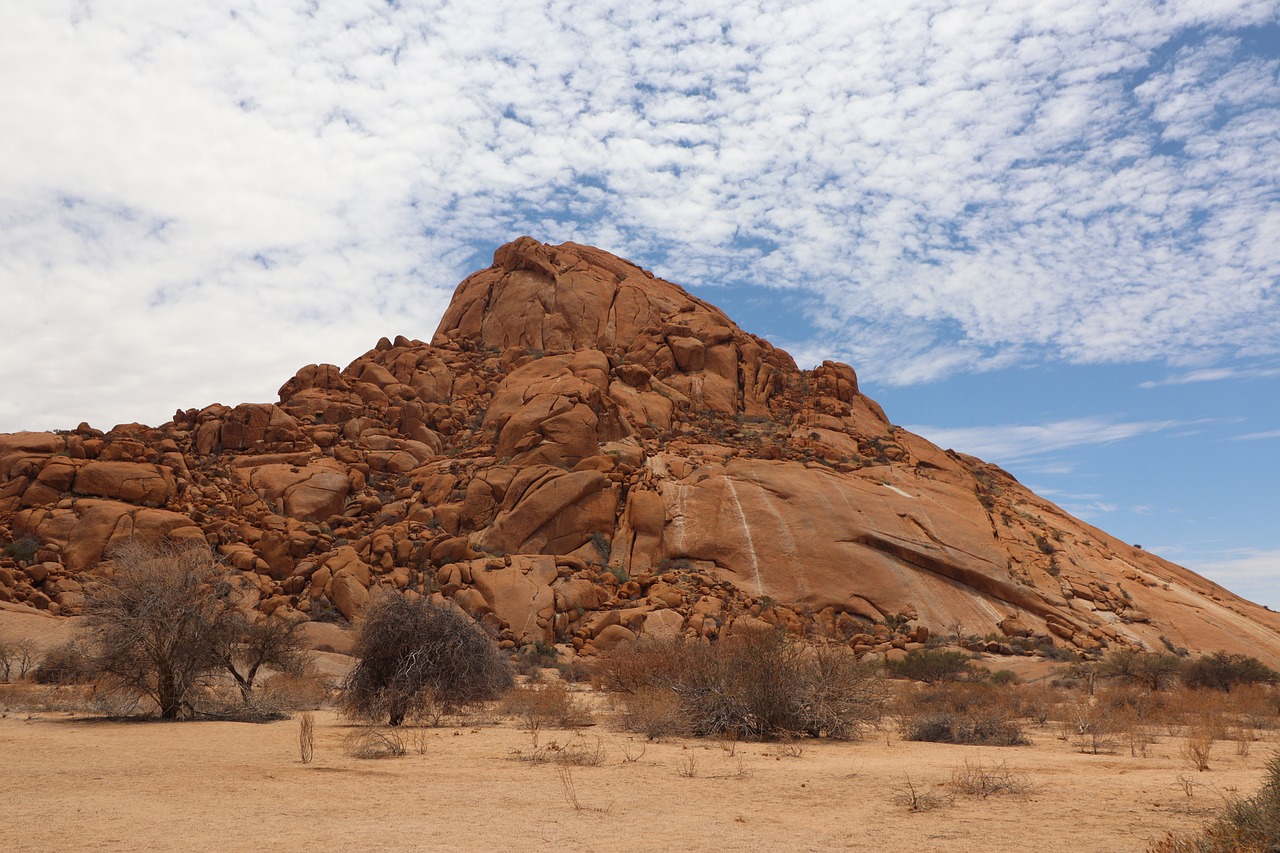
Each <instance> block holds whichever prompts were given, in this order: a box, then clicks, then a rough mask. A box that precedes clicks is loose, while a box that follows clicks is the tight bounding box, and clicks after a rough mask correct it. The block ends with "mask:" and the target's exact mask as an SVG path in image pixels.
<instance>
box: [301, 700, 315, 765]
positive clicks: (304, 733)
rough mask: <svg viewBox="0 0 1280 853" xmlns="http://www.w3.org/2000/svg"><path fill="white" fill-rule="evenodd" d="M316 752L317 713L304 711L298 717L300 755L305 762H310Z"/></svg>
mask: <svg viewBox="0 0 1280 853" xmlns="http://www.w3.org/2000/svg"><path fill="white" fill-rule="evenodd" d="M315 754H316V715H315V714H313V713H311V712H310V711H304V712H303V713H302V715H301V716H300V717H298V757H299V758H301V759H302V763H303V764H310V763H311V759H312V757H314V756H315Z"/></svg>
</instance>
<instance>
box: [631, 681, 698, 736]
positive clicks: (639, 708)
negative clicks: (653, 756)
mask: <svg viewBox="0 0 1280 853" xmlns="http://www.w3.org/2000/svg"><path fill="white" fill-rule="evenodd" d="M619 704H620V706H621V713H620V714H619V722H620V723H621V725H622V728H623V729H624V730H625V731H629V732H635V733H636V734H642V735H644V736H645V737H647V738H648V739H649V740H659V739H661V738H666V737H683V736H685V735H688V734H691V732H692V730H691V727H690V725H689V721H688V720H687V719H686V718H685V715H684V705H683V703H682V702H681V701H680V696H679V695H678V694H677V693H676V691H675V690H673V689H671V688H666V687H641V688H639V689H638V690H636V691H635V692H634V693H624V694H621V695H620V697H619Z"/></svg>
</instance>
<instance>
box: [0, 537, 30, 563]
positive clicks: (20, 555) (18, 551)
mask: <svg viewBox="0 0 1280 853" xmlns="http://www.w3.org/2000/svg"><path fill="white" fill-rule="evenodd" d="M39 550H40V540H39V539H35V538H32V537H30V536H23V537H22V538H21V539H15V540H14V541H12V542H9V543H8V544H6V545H4V546H0V552H3V553H4V554H6V555H7V556H9V557H12V558H13V559H15V560H17V561H18V562H19V563H29V562H31V561H32V560H33V559H35V556H36V552H37V551H39Z"/></svg>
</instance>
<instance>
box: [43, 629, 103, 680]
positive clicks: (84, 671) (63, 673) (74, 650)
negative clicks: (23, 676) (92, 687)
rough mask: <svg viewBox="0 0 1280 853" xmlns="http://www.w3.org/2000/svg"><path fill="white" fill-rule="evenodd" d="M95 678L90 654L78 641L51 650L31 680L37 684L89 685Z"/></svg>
mask: <svg viewBox="0 0 1280 853" xmlns="http://www.w3.org/2000/svg"><path fill="white" fill-rule="evenodd" d="M93 678H94V669H93V666H92V665H91V663H90V659H89V652H88V650H87V649H86V648H85V647H84V643H82V642H80V641H78V640H68V641H67V642H65V643H63V644H62V645H60V646H55V647H54V648H52V649H50V650H49V651H48V652H46V653H45V656H44V658H43V659H42V660H41V661H40V663H39V664H38V665H37V666H36V668H35V669H33V670H32V671H31V680H32V681H34V682H36V683H37V684H87V683H89V682H90V681H93Z"/></svg>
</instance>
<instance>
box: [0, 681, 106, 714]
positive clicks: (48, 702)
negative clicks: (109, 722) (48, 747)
mask: <svg viewBox="0 0 1280 853" xmlns="http://www.w3.org/2000/svg"><path fill="white" fill-rule="evenodd" d="M93 706H94V696H93V688H91V687H89V686H88V685H85V684H52V685H44V684H33V683H31V682H29V681H23V682H14V683H12V684H0V712H10V711H14V712H83V711H88V710H92V709H93Z"/></svg>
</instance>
